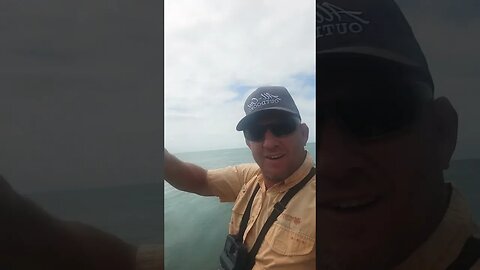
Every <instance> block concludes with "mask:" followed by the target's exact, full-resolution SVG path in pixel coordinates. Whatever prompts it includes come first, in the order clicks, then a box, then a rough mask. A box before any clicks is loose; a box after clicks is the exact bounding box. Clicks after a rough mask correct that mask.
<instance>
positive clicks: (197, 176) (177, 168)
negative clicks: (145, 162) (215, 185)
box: [164, 149, 214, 196]
mask: <svg viewBox="0 0 480 270" xmlns="http://www.w3.org/2000/svg"><path fill="white" fill-rule="evenodd" d="M164 162H165V164H164V172H165V180H166V181H167V182H168V183H170V185H172V186H174V187H175V188H177V189H179V190H183V191H187V192H192V193H197V194H199V195H203V196H213V195H214V194H213V192H212V191H211V190H210V188H209V187H208V182H207V170H205V169H203V168H202V167H200V166H197V165H195V164H192V163H188V162H183V161H181V160H180V159H178V158H177V157H175V156H174V155H172V154H170V153H169V152H168V151H167V149H165V152H164Z"/></svg>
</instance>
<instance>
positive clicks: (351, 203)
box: [320, 195, 380, 213]
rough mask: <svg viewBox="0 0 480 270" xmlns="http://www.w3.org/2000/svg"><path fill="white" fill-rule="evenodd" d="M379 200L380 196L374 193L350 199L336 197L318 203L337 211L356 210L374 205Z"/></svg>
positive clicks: (322, 206)
mask: <svg viewBox="0 0 480 270" xmlns="http://www.w3.org/2000/svg"><path fill="white" fill-rule="evenodd" d="M379 200H380V197H379V196H374V195H372V196H365V197H360V198H351V199H347V198H346V199H336V200H331V201H329V202H325V203H320V207H321V208H327V209H330V210H333V211H335V212H339V213H348V212H357V211H361V210H365V209H367V208H369V207H371V206H373V205H375V204H376V203H377V202H378V201H379Z"/></svg>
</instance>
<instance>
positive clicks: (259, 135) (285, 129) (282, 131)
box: [243, 118, 297, 141]
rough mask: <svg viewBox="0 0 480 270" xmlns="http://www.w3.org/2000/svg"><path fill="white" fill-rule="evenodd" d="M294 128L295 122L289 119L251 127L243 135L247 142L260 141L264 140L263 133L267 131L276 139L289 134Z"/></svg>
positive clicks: (295, 126)
mask: <svg viewBox="0 0 480 270" xmlns="http://www.w3.org/2000/svg"><path fill="white" fill-rule="evenodd" d="M296 128H297V121H296V120H295V119H291V118H289V119H288V120H285V121H282V122H278V123H271V124H268V125H255V126H251V127H249V128H248V129H245V130H244V131H243V134H244V136H245V138H246V139H247V140H249V141H262V140H263V139H264V138H265V132H267V130H270V131H271V132H272V133H273V135H275V136H276V137H281V136H286V135H289V134H291V133H292V132H294V131H295V130H296Z"/></svg>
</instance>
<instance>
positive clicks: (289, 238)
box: [265, 223, 315, 256]
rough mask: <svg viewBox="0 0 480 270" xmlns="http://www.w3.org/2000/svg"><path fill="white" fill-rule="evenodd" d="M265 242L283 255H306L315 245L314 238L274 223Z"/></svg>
mask: <svg viewBox="0 0 480 270" xmlns="http://www.w3.org/2000/svg"><path fill="white" fill-rule="evenodd" d="M265 242H266V243H267V244H268V245H269V246H270V248H271V250H273V251H274V252H276V253H278V254H281V255H284V256H300V255H307V254H309V253H310V252H312V250H313V248H314V246H315V239H314V238H313V237H310V236H308V235H306V234H302V233H301V232H295V231H292V230H291V229H290V228H287V227H284V226H282V225H278V224H276V223H274V224H273V225H272V227H271V228H270V230H269V231H268V233H267V235H266V236H265Z"/></svg>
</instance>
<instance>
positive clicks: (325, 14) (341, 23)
mask: <svg viewBox="0 0 480 270" xmlns="http://www.w3.org/2000/svg"><path fill="white" fill-rule="evenodd" d="M362 15H363V12H362V11H352V10H345V9H343V8H341V7H338V6H336V5H334V4H330V3H328V2H323V3H321V4H318V3H317V16H316V17H317V18H316V24H317V38H321V37H326V36H331V35H334V34H339V35H345V34H358V33H361V32H363V30H364V26H365V25H367V24H369V23H370V21H368V20H365V19H363V18H362Z"/></svg>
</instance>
